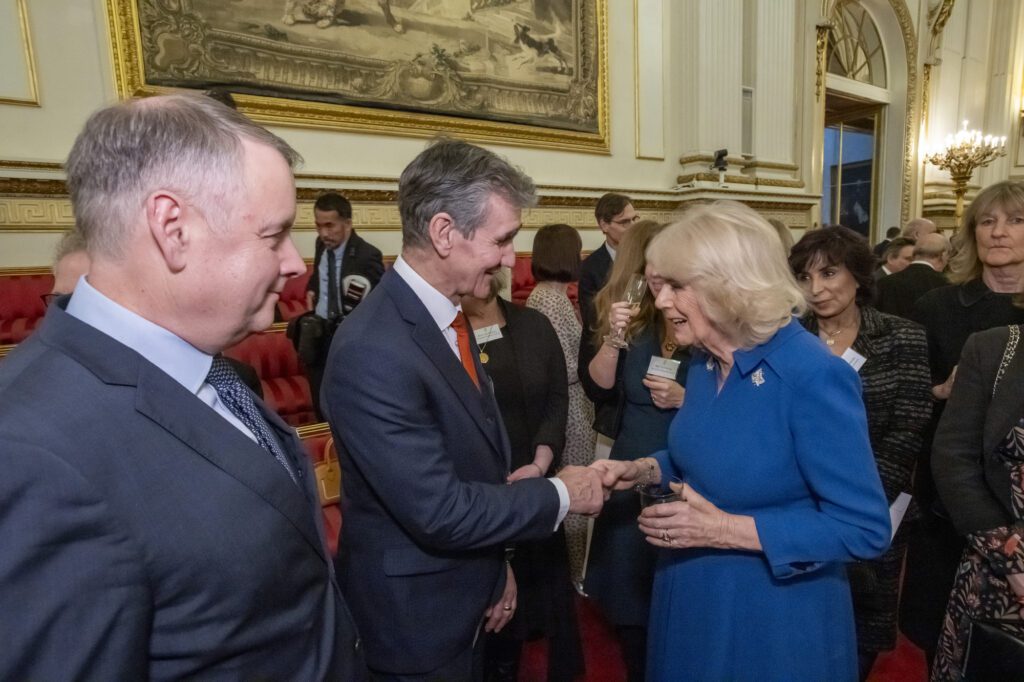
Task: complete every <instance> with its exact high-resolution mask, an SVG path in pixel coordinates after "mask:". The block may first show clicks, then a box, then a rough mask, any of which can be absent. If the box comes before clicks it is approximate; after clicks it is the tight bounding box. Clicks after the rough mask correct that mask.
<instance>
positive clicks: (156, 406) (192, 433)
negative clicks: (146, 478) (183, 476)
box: [135, 364, 323, 555]
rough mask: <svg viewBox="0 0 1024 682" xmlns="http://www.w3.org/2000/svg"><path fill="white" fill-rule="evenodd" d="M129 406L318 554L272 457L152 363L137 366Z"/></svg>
mask: <svg viewBox="0 0 1024 682" xmlns="http://www.w3.org/2000/svg"><path fill="white" fill-rule="evenodd" d="M179 396H180V398H181V399H176V398H177V397H179ZM135 408H136V409H137V410H138V411H139V412H140V413H141V414H144V415H145V416H147V417H149V418H150V419H152V420H153V421H154V422H156V423H157V424H159V425H160V426H162V427H163V428H164V429H166V430H167V431H168V432H169V433H170V434H171V435H173V436H174V437H175V438H177V439H178V440H180V441H181V442H183V443H185V444H186V445H188V446H189V447H190V448H192V449H193V450H195V451H196V452H197V453H199V454H200V455H201V456H202V457H204V458H205V459H206V460H208V461H209V462H210V463H211V464H213V465H214V466H216V467H217V468H218V469H220V470H221V471H223V472H224V473H226V474H228V475H229V476H231V477H232V478H234V479H236V480H238V481H239V482H240V483H242V484H243V485H245V486H246V487H247V488H249V489H251V490H252V491H253V492H255V493H256V494H257V495H259V496H260V497H261V498H263V500H264V501H266V502H267V503H268V504H270V505H271V506H273V507H274V508H275V509H277V510H278V511H279V512H281V514H282V515H283V516H284V517H285V518H287V519H288V520H289V521H290V522H291V523H292V525H293V526H295V528H296V529H297V530H298V531H299V532H300V533H302V535H303V537H305V538H306V540H307V541H308V542H309V543H310V544H311V545H312V546H313V547H314V548H315V549H316V550H317V551H318V552H320V553H321V555H322V554H323V544H322V542H321V540H320V537H319V535H318V533H317V528H316V522H315V521H314V519H313V514H312V513H311V504H310V501H309V499H308V498H307V496H306V494H304V493H303V491H302V490H299V489H298V488H297V487H296V486H295V485H294V483H293V482H292V481H291V479H290V478H289V476H288V473H287V472H286V471H285V470H284V467H282V466H281V465H280V463H278V462H277V460H275V459H274V456H273V455H272V454H270V453H269V452H267V451H266V450H264V449H263V448H262V447H260V446H259V445H258V444H256V443H255V442H253V441H252V440H251V439H250V438H248V437H247V436H245V435H244V434H243V433H242V432H241V431H239V430H238V429H236V428H235V427H233V426H232V425H230V424H228V423H227V422H226V421H225V420H224V418H223V417H221V416H220V415H219V414H217V413H216V412H214V411H213V410H212V409H211V408H209V407H208V406H206V405H204V404H203V403H202V402H201V401H200V400H199V399H198V398H196V397H195V396H193V395H191V394H190V393H188V391H186V390H185V389H184V388H183V387H181V386H180V385H178V384H177V383H175V382H174V381H173V380H172V379H171V378H170V377H168V376H167V375H166V374H164V373H163V372H161V371H160V370H158V369H157V368H156V367H153V366H152V365H148V364H147V365H142V366H141V367H140V371H139V382H138V391H137V392H136V399H135ZM283 444H284V446H285V447H286V448H288V447H289V445H290V443H289V442H287V441H286V442H285V443H283ZM289 450H291V448H289ZM291 451H292V452H294V450H291ZM304 480H305V478H304V479H303V481H304Z"/></svg>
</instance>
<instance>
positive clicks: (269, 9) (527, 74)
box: [107, 0, 608, 153]
mask: <svg viewBox="0 0 1024 682" xmlns="http://www.w3.org/2000/svg"><path fill="white" fill-rule="evenodd" d="M605 3H606V0H107V8H108V15H109V21H110V27H111V35H112V36H113V41H112V43H113V50H114V55H113V57H114V65H115V72H116V76H117V87H118V94H119V95H120V96H121V97H135V96H146V95H151V94H155V93H158V92H165V91H167V90H168V89H176V88H190V89H199V90H206V89H209V88H211V87H220V88H223V89H225V90H228V91H230V92H232V93H233V94H234V96H235V99H236V100H237V101H238V102H239V104H240V108H241V109H242V110H243V111H244V112H245V113H246V114H248V115H250V116H252V117H253V118H255V119H257V120H260V121H263V122H267V123H273V124H279V125H296V126H306V127H316V128H334V129H341V130H356V131H363V132H367V131H369V132H382V133H387V134H392V135H394V134H399V135H418V136H430V135H434V134H438V133H446V134H451V135H457V136H459V137H464V138H468V139H474V140H479V141H485V142H500V143H504V144H519V145H528V146H540V147H545V148H560V149H571V150H578V151H586V152H594V153H608V107H607V65H606V59H607V48H606V32H607V25H606V23H607V20H606V9H607V8H606V5H605Z"/></svg>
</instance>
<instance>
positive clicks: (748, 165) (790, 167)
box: [743, 159, 800, 171]
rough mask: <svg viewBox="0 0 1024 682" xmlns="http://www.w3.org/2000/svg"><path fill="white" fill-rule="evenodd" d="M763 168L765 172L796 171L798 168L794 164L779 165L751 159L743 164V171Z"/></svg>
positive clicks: (773, 162)
mask: <svg viewBox="0 0 1024 682" xmlns="http://www.w3.org/2000/svg"><path fill="white" fill-rule="evenodd" d="M748 168H749V169H754V168H764V169H766V170H782V171H798V170H800V166H798V165H796V164H795V163H779V162H777V161H758V160H757V159H753V160H751V161H747V162H746V163H744V164H743V170H747V169H748Z"/></svg>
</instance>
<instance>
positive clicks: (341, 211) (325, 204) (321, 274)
mask: <svg viewBox="0 0 1024 682" xmlns="http://www.w3.org/2000/svg"><path fill="white" fill-rule="evenodd" d="M313 219H314V221H315V222H316V233H317V240H316V247H315V250H314V254H313V273H312V274H311V275H310V276H309V282H307V284H306V304H307V306H308V307H309V309H310V310H312V311H314V313H315V314H316V316H317V317H319V318H321V319H323V320H326V321H327V323H328V324H326V325H325V326H324V329H326V330H327V332H328V333H327V334H326V335H325V336H324V337H322V338H321V343H320V348H319V352H318V353H317V354H316V358H315V360H314V361H313V362H311V363H308V364H307V365H306V373H307V375H308V376H309V388H310V391H311V392H312V394H313V408H314V409H315V410H316V413H317V414H318V415H320V416H321V418H323V413H322V411H321V409H320V384H321V383H322V382H323V376H324V364H325V363H326V362H327V352H328V351H329V350H330V347H331V338H332V336H333V332H334V329H335V328H336V327H337V325H338V324H340V323H341V321H342V319H344V317H345V315H348V314H349V313H350V312H352V311H353V310H354V309H355V307H356V306H357V305H359V302H360V301H362V300H363V298H364V297H365V296H366V295H367V294H369V293H370V291H371V290H372V289H373V287H375V286H377V284H378V283H379V282H380V277H381V275H383V274H384V261H383V258H382V256H381V252H380V249H378V248H377V247H376V246H374V245H372V244H370V243H368V242H367V241H366V240H364V239H363V238H362V237H360V236H359V235H358V234H356V231H355V229H353V227H352V204H351V203H349V200H348V199H346V198H345V197H343V196H342V195H340V194H338V193H337V192H327V193H325V194H321V195H320V196H319V197H317V200H316V203H314V204H313Z"/></svg>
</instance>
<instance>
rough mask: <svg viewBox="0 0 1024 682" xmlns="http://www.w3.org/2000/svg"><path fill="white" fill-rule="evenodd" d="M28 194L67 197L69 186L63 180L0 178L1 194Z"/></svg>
mask: <svg viewBox="0 0 1024 682" xmlns="http://www.w3.org/2000/svg"><path fill="white" fill-rule="evenodd" d="M26 194H27V195H32V196H41V197H66V196H67V195H68V188H67V185H66V184H65V182H64V181H63V180H40V179H38V178H0V196H3V195H26Z"/></svg>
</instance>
